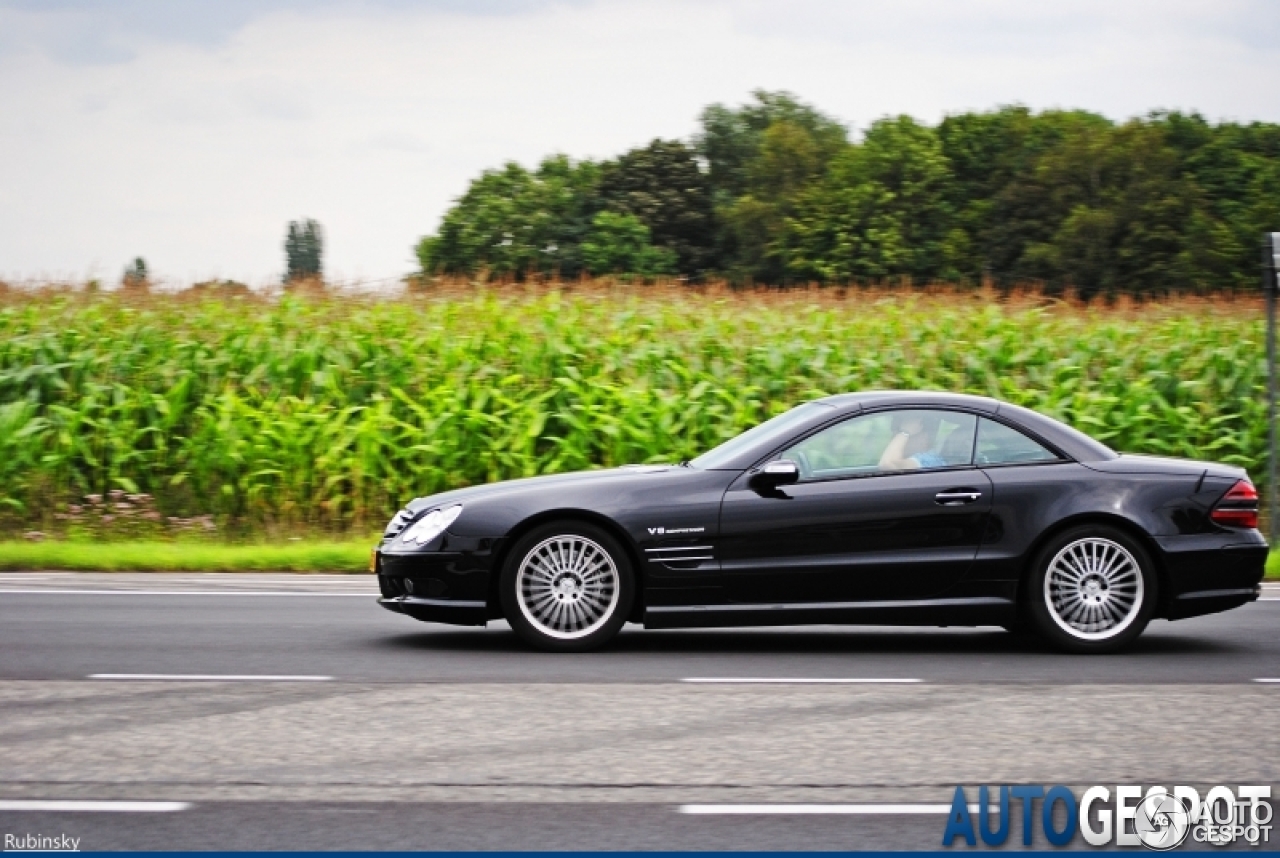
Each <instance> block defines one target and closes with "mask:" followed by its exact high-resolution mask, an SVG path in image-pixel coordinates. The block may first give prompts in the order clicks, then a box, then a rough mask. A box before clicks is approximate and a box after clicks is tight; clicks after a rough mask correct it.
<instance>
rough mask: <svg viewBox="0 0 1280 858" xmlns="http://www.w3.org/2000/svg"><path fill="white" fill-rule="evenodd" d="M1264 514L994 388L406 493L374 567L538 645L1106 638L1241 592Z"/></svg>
mask: <svg viewBox="0 0 1280 858" xmlns="http://www.w3.org/2000/svg"><path fill="white" fill-rule="evenodd" d="M1257 524H1258V496H1257V492H1256V491H1255V490H1254V487H1253V485H1252V484H1251V483H1250V482H1249V478H1248V476H1247V475H1246V474H1245V472H1244V471H1243V470H1242V469H1240V468H1237V467H1232V466H1229V465H1219V464H1213V463H1209V462H1194V461H1189V460H1180V459H1162V458H1151V457H1147V456H1131V455H1118V454H1116V453H1115V452H1114V451H1112V450H1110V449H1108V448H1107V447H1106V446H1104V445H1103V444H1100V443H1098V442H1097V441H1095V440H1093V439H1092V438H1089V437H1088V436H1086V435H1084V434H1081V433H1080V432H1078V431H1076V430H1075V429H1072V428H1070V427H1069V426H1065V425H1063V424H1062V423H1059V422H1058V421H1056V420H1052V419H1050V418H1048V417H1044V416H1042V415H1040V414H1037V413H1035V412H1033V411H1028V410H1027V409H1025V408H1019V407H1017V406H1014V405H1010V404H1008V403H1004V402H998V401H996V400H994V399H985V398H981V397H975V396H961V395H955V394H947V393H909V392H871V393H850V394H843V395H839V396H830V397H827V398H825V399H819V400H816V401H813V402H808V403H806V404H804V405H800V406H798V407H796V408H793V409H792V410H790V411H788V412H786V413H785V414H782V415H780V416H778V417H775V418H773V419H772V420H769V421H767V422H765V423H762V424H761V425H759V426H757V427H755V428H754V429H751V430H749V431H747V432H744V433H743V434H741V435H739V436H738V437H736V438H734V439H732V440H730V441H727V442H725V443H724V444H721V445H720V446H719V447H716V448H715V449H714V450H712V451H710V452H709V453H705V454H703V455H702V456H699V457H698V458H696V459H694V460H693V461H691V462H685V463H682V464H679V465H641V466H635V465H632V466H628V467H623V468H615V469H612V470H602V471H590V472H583V473H575V474H563V475H559V476H548V477H535V478H532V479H524V480H513V481H510V482H503V483H496V484H492V485H486V486H475V487H472V488H466V489H459V490H457V491H451V492H445V493H444V494H439V495H434V496H431V497H426V498H418V499H417V500H415V501H413V502H412V503H410V504H409V505H408V507H406V508H405V509H404V510H402V511H400V512H399V513H398V514H397V515H396V516H395V518H394V519H392V521H391V523H390V525H389V526H388V527H387V530H386V533H385V534H384V536H383V539H382V542H381V544H380V545H379V546H378V548H377V550H376V552H375V553H374V567H375V571H376V572H377V574H378V583H379V585H380V586H381V591H382V598H381V599H380V600H379V601H380V603H381V604H382V605H383V606H384V607H386V608H388V609H390V610H392V611H396V612H398V613H402V614H407V615H409V616H411V617H415V618H417V619H419V620H427V621H430V622H440V623H456V624H464V625H484V624H485V623H486V622H487V621H489V620H493V619H499V618H503V617H505V618H506V619H507V620H508V621H509V622H510V624H511V627H512V628H513V629H514V630H515V631H516V633H517V634H519V636H520V637H521V638H523V639H524V640H525V641H527V642H528V643H530V644H532V645H534V646H536V647H540V648H542V649H547V650H557V651H582V650H588V649H593V648H596V647H599V646H601V645H603V644H604V643H606V642H607V641H609V640H610V639H611V638H612V637H613V636H614V635H615V634H617V632H618V630H619V629H620V628H621V627H622V625H623V623H625V622H628V621H630V622H635V623H643V624H644V625H645V627H646V628H677V627H694V626H703V627H705V626H751V625H793V624H801V623H841V624H850V623H877V624H910V625H998V626H1004V627H1005V628H1008V629H1010V630H1011V631H1023V630H1026V631H1034V632H1036V633H1038V634H1039V635H1041V636H1042V637H1044V638H1046V639H1047V640H1048V641H1050V642H1051V643H1053V644H1055V645H1057V646H1059V647H1061V648H1063V649H1067V650H1071V651H1076V652H1102V651H1110V650H1115V649H1117V648H1119V647H1121V646H1124V645H1125V644H1127V643H1129V642H1130V641H1132V640H1133V639H1134V638H1136V637H1137V636H1138V635H1139V634H1141V633H1142V630H1143V629H1144V628H1145V627H1146V625H1147V622H1148V621H1149V620H1151V619H1153V618H1155V617H1163V618H1165V619H1169V620H1177V619H1182V618H1184V617H1193V616H1196V615H1199V614H1208V613H1212V612H1214V611H1223V610H1226V609H1228V608H1234V607H1237V606H1239V605H1243V604H1245V603H1246V602H1250V601H1253V600H1254V599H1256V598H1257V597H1258V593H1259V582H1260V581H1261V579H1262V575H1263V571H1264V566H1265V563H1266V557H1267V543H1266V541H1265V540H1264V539H1263V537H1262V535H1261V534H1260V533H1259V532H1258V530H1257Z"/></svg>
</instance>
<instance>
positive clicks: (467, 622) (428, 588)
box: [373, 546, 496, 626]
mask: <svg viewBox="0 0 1280 858" xmlns="http://www.w3.org/2000/svg"><path fill="white" fill-rule="evenodd" d="M486 549H489V550H475V551H466V550H464V551H416V552H404V553H387V552H384V551H382V550H381V548H380V549H379V550H378V551H377V552H375V554H374V562H373V565H374V569H375V571H376V572H377V574H378V589H379V590H380V591H381V593H382V598H381V599H379V600H378V603H379V604H380V605H382V607H384V608H386V609H387V610H389V611H394V612H395V613H397V614H404V615H406V616H410V617H413V618H414V619H418V620H424V621H426V622H432V623H450V624H453V625H464V626H483V625H484V624H485V623H486V622H487V621H488V620H490V619H493V618H494V617H495V616H496V614H495V613H494V611H495V610H496V603H495V600H494V599H493V598H491V590H492V588H491V586H490V585H491V577H490V570H489V567H490V563H491V562H492V557H493V552H492V550H491V548H490V547H489V546H486Z"/></svg>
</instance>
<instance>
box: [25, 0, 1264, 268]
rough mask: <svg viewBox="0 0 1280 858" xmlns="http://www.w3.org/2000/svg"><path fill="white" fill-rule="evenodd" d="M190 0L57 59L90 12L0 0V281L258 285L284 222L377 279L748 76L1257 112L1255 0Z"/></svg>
mask: <svg viewBox="0 0 1280 858" xmlns="http://www.w3.org/2000/svg"><path fill="white" fill-rule="evenodd" d="M125 5H126V7H128V8H133V7H132V6H129V4H125ZM135 5H136V4H135ZM208 5H209V6H211V7H216V6H217V5H218V4H208ZM90 8H91V10H92V9H97V10H100V9H101V8H102V7H101V6H97V7H90ZM188 8H189V10H190V11H189V14H190V15H191V16H193V20H185V19H184V20H182V21H179V22H177V23H174V22H173V21H170V24H173V26H175V27H176V26H178V24H181V25H182V26H181V27H179V28H178V29H179V31H180V32H177V34H176V35H175V34H173V33H170V32H169V31H167V30H164V29H163V28H161V29H157V28H156V27H151V28H149V29H148V28H146V27H141V26H133V25H131V24H130V20H129V19H121V20H119V21H114V23H112V22H107V23H101V22H99V24H97V25H96V26H98V28H99V29H100V30H102V31H103V32H105V33H108V34H109V36H110V38H109V40H108V41H107V42H104V43H103V44H108V45H109V46H111V51H105V49H104V51H105V52H100V53H101V56H93V57H87V58H85V61H83V62H78V61H72V60H74V59H75V57H71V58H68V56H67V55H66V52H67V50H69V48H68V47H67V45H68V44H71V43H70V42H67V41H66V40H63V41H58V40H57V39H54V37H52V36H50V35H49V33H50V32H54V31H55V30H56V28H55V27H54V26H53V23H56V22H53V18H57V19H58V21H61V22H63V23H66V22H67V21H68V20H73V21H80V22H81V24H79V25H77V26H81V29H82V30H83V31H84V32H90V31H91V30H92V27H90V26H89V24H84V23H83V21H84V20H89V19H86V18H84V16H85V15H90V12H85V11H84V7H82V6H80V5H78V4H76V3H69V4H61V5H58V6H56V7H54V8H52V11H42V10H41V8H40V7H39V6H38V5H37V6H31V5H26V6H22V7H20V8H14V7H12V6H11V7H9V8H3V7H0V32H4V33H7V34H8V36H7V37H6V39H5V41H4V45H3V48H4V50H3V52H2V53H0V145H2V146H3V152H4V153H5V156H6V157H5V158H4V159H3V160H2V161H0V187H4V188H5V201H6V205H5V206H3V207H0V275H3V276H10V277H12V276H40V275H42V274H62V275H72V276H84V275H86V274H88V273H91V272H96V273H97V274H99V275H101V276H105V277H109V278H115V277H117V276H118V274H119V271H120V269H121V268H122V267H123V265H124V264H125V262H126V260H128V259H131V258H132V257H133V256H134V255H138V254H141V255H143V256H145V257H146V258H147V260H148V262H149V263H150V264H151V266H152V268H153V269H154V270H157V271H159V272H160V273H161V274H162V275H166V276H168V277H171V278H176V279H182V280H188V279H194V278H203V277H207V276H213V275H218V276H231V277H237V278H241V279H247V280H250V281H252V282H262V281H264V280H265V279H267V278H268V277H271V276H276V275H278V272H279V271H280V269H281V267H282V264H283V260H282V258H281V256H282V249H281V248H282V241H283V235H284V229H285V224H286V222H287V221H288V220H289V219H291V218H298V217H304V216H306V217H315V218H316V219H318V220H319V221H320V222H321V223H322V224H324V226H325V228H326V232H327V235H328V240H329V249H328V267H329V269H330V271H331V272H332V273H335V274H338V275H340V276H345V277H370V278H374V277H388V276H394V275H396V274H399V273H402V272H405V271H408V270H410V269H411V268H412V267H413V262H412V251H411V248H412V245H413V243H414V241H415V240H416V239H417V238H418V237H419V236H420V235H422V234H424V233H426V232H429V231H430V230H432V229H433V228H434V227H435V225H436V223H437V222H438V219H439V216H440V214H441V213H442V212H443V211H444V209H445V207H446V206H447V205H448V203H449V201H450V199H452V198H453V197H456V196H457V195H458V194H460V193H462V191H463V190H465V188H466V184H467V181H468V180H469V179H470V178H472V177H473V176H474V175H476V174H477V173H478V172H479V171H480V170H481V169H483V168H485V167H489V166H496V165H498V164H500V163H501V162H502V161H505V160H508V159H514V160H519V161H522V162H525V163H530V162H533V161H535V160H537V159H538V158H540V157H541V156H543V155H545V154H547V153H550V152H554V151H564V152H568V153H570V154H572V155H574V156H577V157H588V156H589V157H604V156H609V155H612V154H616V153H618V152H620V151H623V150H624V149H626V148H628V147H630V146H634V145H638V144H643V143H645V142H647V141H648V140H649V139H651V138H653V137H657V136H661V137H686V136H688V135H689V134H691V133H692V132H693V131H694V130H695V127H696V118H697V115H698V112H699V111H700V110H701V108H702V107H703V106H705V105H706V104H708V103H710V102H712V101H727V102H738V101H741V100H742V99H743V98H744V97H745V96H746V94H747V93H748V92H749V91H750V90H751V89H754V88H757V87H763V88H767V89H789V90H792V91H794V92H796V93H798V94H799V95H800V96H801V97H803V98H805V99H806V100H808V101H811V102H813V103H815V104H817V105H818V106H819V107H820V108H822V109H824V110H826V111H827V112H829V113H832V114H834V115H836V116H839V117H841V118H843V119H845V120H847V121H849V122H850V123H852V124H853V125H855V126H856V127H864V126H865V125H866V124H867V123H868V122H870V121H871V120H872V119H874V118H876V117H878V116H881V115H885V114H889V113H903V112H905V113H911V114H914V115H916V116H919V117H921V118H925V119H928V120H931V121H934V120H937V119H938V118H940V117H941V116H942V115H944V114H945V113H947V112H955V111H959V110H965V109H986V108H990V107H993V106H995V105H997V104H1002V103H1010V102H1022V103H1026V104H1029V105H1031V106H1032V107H1036V108H1041V107H1052V106H1064V107H1083V108H1087V109H1092V110H1097V111H1100V112H1103V113H1105V114H1107V115H1110V116H1113V117H1117V118H1121V117H1125V116H1130V115H1134V114H1140V113H1145V112H1146V111H1148V110H1150V109H1153V108H1157V107H1170V108H1183V109H1199V110H1201V111H1202V112H1204V113H1206V114H1207V115H1209V116H1210V117H1213V118H1235V119H1244V120H1252V119H1263V120H1268V121H1278V120H1280V100H1277V99H1276V98H1275V97H1274V92H1275V91H1276V89H1277V84H1280V62H1278V61H1277V60H1278V59H1280V58H1278V57H1277V50H1278V49H1277V47H1276V46H1277V45H1278V44H1280V42H1277V40H1276V37H1278V36H1280V6H1276V5H1275V4H1273V3H1271V2H1270V0H1252V2H1247V1H1246V0H1237V1H1236V2H1231V0H1216V2H1191V0H1176V2H1164V3H1152V2H1145V0H1143V1H1142V2H1131V3H1125V4H1117V3H1114V2H1111V3H1104V2H1095V0H1075V2H1066V0H1063V2H1058V3H1056V4H1029V3H1025V2H1020V0H973V2H968V3H958V2H953V0H902V2H898V3H895V4H882V3H868V2H846V3H818V2H813V0H792V2H788V3H777V2H763V0H760V2H742V3H730V2H713V1H712V0H707V2H696V3H694V2H683V3H681V2H636V0H632V2H627V0H619V2H600V3H573V4H567V3H565V4H560V3H521V4H513V5H511V6H510V7H508V6H506V5H504V4H490V5H488V6H485V7H483V8H482V9H481V14H476V13H474V12H473V11H470V10H469V9H467V7H466V6H465V4H447V3H446V4H424V5H415V4H413V3H408V2H383V3H373V4H361V5H355V4H343V3H335V4H333V5H330V6H319V7H317V6H315V5H311V6H308V7H306V8H305V9H303V8H300V7H298V6H297V4H292V3H284V4H278V5H276V6H273V7H270V8H266V7H262V6H255V7H253V8H254V9H255V10H257V11H254V12H253V13H252V14H250V12H248V11H245V9H247V8H248V7H240V8H241V12H242V19H235V20H234V21H231V20H230V19H227V18H225V16H224V18H222V19H219V22H215V23H218V26H216V27H215V26H211V27H210V28H208V32H211V33H214V35H213V36H210V37H209V38H207V39H204V40H201V39H197V38H194V37H193V36H192V35H191V33H197V32H204V30H201V28H200V27H199V26H198V24H199V23H200V22H199V20H194V19H198V15H199V14H200V11H199V10H200V8H204V7H199V8H197V7H195V6H190V5H189V4H188ZM264 9H265V11H264ZM499 13H501V14H499ZM92 14H100V12H93V13H92ZM58 16H61V17H60V18H58ZM69 16H70V17H69ZM75 16H81V17H79V18H77V17H75ZM51 22H53V23H51ZM91 23H92V21H91ZM108 24H110V26H108ZM70 29H71V30H75V27H70ZM14 33H18V34H19V35H20V36H21V38H15V36H14V35H13V34H14ZM77 38H80V39H81V41H82V42H83V41H84V40H85V39H87V38H88V37H87V36H84V34H83V33H81V35H80V36H77ZM51 39H52V41H50V40H51ZM73 41H74V40H73ZM86 44H87V42H86ZM51 45H52V47H51ZM90 53H92V51H90ZM89 60H92V61H89Z"/></svg>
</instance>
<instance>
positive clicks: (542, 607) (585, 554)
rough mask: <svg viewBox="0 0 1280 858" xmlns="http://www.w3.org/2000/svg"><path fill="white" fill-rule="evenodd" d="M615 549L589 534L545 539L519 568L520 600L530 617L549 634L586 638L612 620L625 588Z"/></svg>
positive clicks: (525, 557)
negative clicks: (612, 552) (622, 586)
mask: <svg viewBox="0 0 1280 858" xmlns="http://www.w3.org/2000/svg"><path fill="white" fill-rule="evenodd" d="M621 589H622V588H621V579H620V577H619V575H618V567H617V566H616V565H614V562H613V558H612V557H610V556H609V552H607V551H605V550H604V549H603V548H601V547H600V545H599V544H598V543H596V542H594V541H592V540H590V539H588V538H587V537H585V536H579V535H577V534H565V535H562V536H553V537H551V538H550V539H544V540H542V541H541V542H539V543H538V544H537V545H535V546H533V548H532V549H530V550H529V553H528V554H526V555H525V556H524V560H523V561H521V563H520V569H519V570H518V571H517V572H516V600H517V601H518V602H519V604H520V612H521V613H522V614H524V618H525V619H526V620H528V621H529V623H530V624H531V625H532V626H533V627H534V628H536V629H537V630H538V631H540V632H542V633H543V634H544V635H547V636H549V637H553V638H558V639H560V640H576V639H578V638H584V637H586V636H587V635H589V634H591V633H592V632H594V631H595V630H596V629H598V628H600V627H601V626H603V625H604V624H605V623H606V622H608V620H609V618H610V617H611V616H613V611H614V609H615V608H616V607H617V605H618V596H619V594H620V592H621Z"/></svg>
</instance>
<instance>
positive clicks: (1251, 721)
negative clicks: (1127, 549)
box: [0, 574, 1280, 850]
mask: <svg viewBox="0 0 1280 858" xmlns="http://www.w3.org/2000/svg"><path fill="white" fill-rule="evenodd" d="M374 586H375V585H374V582H373V580H372V579H371V578H367V577H363V576H359V577H355V576H353V577H342V576H283V575H274V576H250V575H241V576H217V575H213V576H193V575H183V576H176V575H170V576H162V575H149V576H142V575H129V576H122V575H113V576H95V575H70V574H30V575H26V574H24V575H17V574H3V575H0V834H9V833H17V834H21V833H39V834H44V835H46V836H53V835H57V834H67V835H68V836H78V837H81V838H82V842H80V844H79V848H81V849H86V850H88V849H127V848H140V849H152V848H205V849H207V848H217V849H250V848H252V849H309V848H326V847H328V848H344V849H383V848H402V849H424V848H425V849H455V848H481V849H587V848H609V849H613V848H632V849H655V848H659V849H707V848H718V849H795V848H803V849H851V848H852V849H867V848H915V849H927V848H936V847H937V846H938V845H939V844H940V842H941V834H942V830H943V827H944V824H945V818H946V817H945V814H939V813H937V812H921V809H920V808H919V807H915V808H914V809H910V808H909V809H908V810H910V811H911V812H901V811H902V808H901V807H899V806H900V805H904V804H908V805H919V804H924V805H934V806H936V805H938V804H946V803H948V802H949V801H950V797H951V794H952V791H953V789H954V787H955V785H956V784H967V785H970V787H971V790H970V792H971V797H976V794H974V791H975V790H976V786H977V785H978V784H1001V783H1033V784H1047V785H1052V784H1057V783H1062V784H1066V785H1068V786H1071V787H1073V788H1074V789H1075V790H1076V794H1077V795H1079V794H1080V792H1081V791H1082V790H1083V788H1085V787H1087V786H1092V785H1094V784H1111V785H1114V784H1127V783H1134V784H1145V785H1151V784H1155V783H1163V784H1168V785H1170V786H1172V785H1173V784H1175V783H1186V784H1192V785H1197V786H1201V787H1203V788H1207V787H1208V786H1210V785H1213V784H1218V783H1224V784H1229V785H1237V784H1270V785H1273V791H1274V792H1275V793H1276V794H1280V740H1277V739H1276V735H1277V733H1276V731H1275V730H1274V728H1273V725H1274V724H1275V722H1276V716H1277V715H1278V714H1280V683H1266V682H1258V681H1257V680H1259V679H1280V635H1278V634H1277V630H1280V592H1276V591H1272V590H1269V592H1268V593H1267V594H1266V595H1267V597H1268V599H1274V600H1272V601H1263V602H1259V603H1256V604H1254V605H1250V606H1247V607H1245V608H1243V609H1240V610H1237V611H1234V612H1230V613H1227V614H1222V615H1217V616H1211V617H1204V618H1199V619H1194V620H1186V621H1182V622H1179V623H1167V622H1157V623H1154V624H1153V625H1152V626H1151V627H1150V629H1149V630H1148V632H1147V634H1146V635H1145V636H1144V637H1143V639H1142V640H1141V642H1140V644H1139V645H1138V646H1137V647H1135V648H1134V649H1133V650H1131V651H1130V652H1128V653H1125V654H1122V655H1115V656H1107V657H1094V658H1080V657H1068V656H1062V655H1058V654H1055V653H1050V652H1046V651H1044V650H1042V649H1040V648H1039V647H1037V646H1035V645H1033V644H1029V643H1027V642H1025V641H1021V640H1018V639H1015V638H1013V637H1011V636H1009V635H1007V634H1005V633H1004V632H1002V631H997V630H991V629H977V630H974V629H933V628H929V629H886V628H863V629H859V628H834V627H822V628H807V629H806V628H788V629H774V630H716V631H662V632H651V631H643V630H640V629H634V630H633V629H630V628H629V629H628V630H627V631H625V632H624V633H623V635H622V636H621V637H620V639H619V640H618V642H617V643H616V645H615V646H613V647H612V648H610V649H609V650H608V651H606V652H603V653H595V654H591V655H581V656H550V655H544V654H538V653H532V652H528V651H526V650H524V649H523V648H522V647H521V646H520V644H519V643H518V641H516V640H515V638H514V637H513V636H512V634H511V633H510V631H508V630H507V629H505V627H502V626H501V625H500V624H495V625H494V626H492V627H491V628H489V629H451V628H447V627H442V626H430V625H425V624H419V623H416V622H414V621H412V620H409V619H407V618H405V617H402V616H398V615H394V614H391V613H388V612H386V611H383V610H382V609H381V608H379V607H377V605H375V604H374V603H373V597H372V592H373V589H374ZM194 677H215V678H216V680H211V679H197V678H194ZM232 677H238V678H232ZM689 680H702V681H694V682H690V681H689ZM705 680H734V681H732V682H705ZM744 680H756V681H755V682H747V681H744ZM804 680H843V681H844V682H836V683H833V682H826V683H812V682H804ZM866 680H873V681H872V682H866ZM32 800H58V801H67V800H72V801H98V802H108V803H110V802H120V801H143V802H155V801H167V802H182V803H184V805H185V806H183V807H182V808H181V809H177V810H174V809H169V810H167V812H147V810H146V808H143V809H141V810H137V809H136V808H135V811H136V812H126V811H125V810H124V809H123V806H115V805H104V806H95V809H94V810H89V811H86V810H84V809H72V810H68V809H66V808H65V807H63V808H60V809H55V810H49V809H47V808H46V809H35V808H33V807H32V806H30V805H24V804H22V803H23V802H30V801H32ZM13 802H18V804H13ZM691 804H693V805H707V804H711V805H721V804H728V805H742V804H751V805H760V806H762V809H764V810H768V809H770V808H772V809H773V810H775V811H776V810H778V809H787V808H788V807H791V806H794V805H801V806H808V805H814V804H817V805H822V806H823V808H825V809H828V810H830V809H832V808H833V807H836V808H843V811H844V812H841V813H821V814H812V813H805V814H800V815H796V814H791V813H784V814H779V813H775V812H770V813H764V812H752V813H748V814H733V815H722V814H719V813H711V814H690V813H684V812H681V808H682V807H685V806H687V805H691ZM783 805H785V806H787V807H781V808H780V806H783ZM104 807H107V808H110V809H109V810H103V808H104ZM823 808H819V809H823ZM712 809H715V808H712ZM791 809H793V810H794V809H795V808H794V807H791ZM925 810H926V811H927V810H928V809H927V808H926V809H925ZM852 811H857V812H852ZM1016 836H1017V829H1016V828H1015V841H1013V842H1011V844H1010V845H1011V846H1019V847H1020V846H1021V843H1020V842H1017V841H1016ZM1274 839H1276V838H1273V840H1274ZM1035 845H1037V846H1044V845H1045V844H1044V841H1043V836H1042V835H1040V834H1039V832H1037V839H1036V844H1035ZM1271 845H1272V846H1273V847H1274V845H1275V844H1274V843H1272V844H1271Z"/></svg>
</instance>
